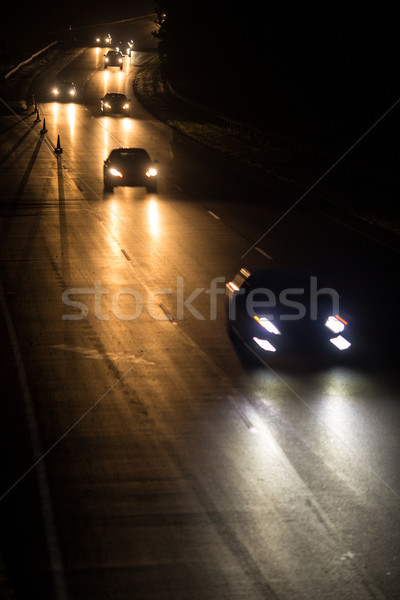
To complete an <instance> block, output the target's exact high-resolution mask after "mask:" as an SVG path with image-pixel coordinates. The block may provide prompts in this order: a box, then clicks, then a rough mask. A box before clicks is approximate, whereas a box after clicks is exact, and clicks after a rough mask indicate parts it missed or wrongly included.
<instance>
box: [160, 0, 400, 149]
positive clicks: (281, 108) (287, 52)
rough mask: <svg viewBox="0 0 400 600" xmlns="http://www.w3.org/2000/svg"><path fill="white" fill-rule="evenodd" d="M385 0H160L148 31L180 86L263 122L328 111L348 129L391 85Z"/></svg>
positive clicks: (369, 113) (392, 49) (391, 30)
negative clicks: (250, 0)
mask: <svg viewBox="0 0 400 600" xmlns="http://www.w3.org/2000/svg"><path fill="white" fill-rule="evenodd" d="M388 6H389V5H387V6H385V4H381V5H380V6H378V7H376V6H373V5H364V6H362V5H361V4H358V3H357V4H353V5H352V4H351V3H347V4H345V3H341V2H336V3H332V2H328V3H326V2H295V1H293V0H289V1H287V2H281V1H280V0H278V1H277V0H272V1H271V0H269V1H268V0H267V1H265V2H263V3H261V4H259V5H258V6H254V5H245V4H244V5H243V7H242V8H241V9H239V8H238V7H237V5H234V4H233V3H228V2H226V1H224V0H223V1H221V2H215V1H214V0H202V1H201V2H196V1H191V2H187V1H184V0H159V1H158V2H157V4H156V10H157V13H158V16H159V22H160V24H161V26H160V27H159V29H157V30H156V37H158V39H159V48H160V54H161V56H162V58H163V60H164V61H165V64H166V72H167V74H168V77H169V78H170V80H171V81H172V82H174V83H175V85H176V86H177V87H178V88H179V89H180V90H181V91H182V92H183V93H187V94H188V95H192V96H193V97H196V98H197V99H199V100H201V101H203V102H205V103H208V104H212V105H213V106H215V107H216V108H219V109H220V110H223V111H225V112H227V113H230V114H231V115H232V116H236V117H238V118H242V119H244V120H253V121H254V120H255V121H257V122H258V123H259V124H260V125H263V126H265V127H272V126H273V125H274V124H276V123H277V122H279V121H282V126H283V124H285V125H286V126H287V127H288V128H290V127H291V126H294V125H295V123H297V125H299V123H300V121H299V119H301V118H303V119H304V122H307V121H308V119H309V118H311V117H312V118H313V120H314V121H315V122H316V125H315V127H316V128H318V122H320V121H321V120H324V121H326V120H327V115H328V114H330V117H329V119H330V123H331V125H332V129H334V130H335V132H336V133H337V127H338V126H339V127H340V126H342V127H343V129H344V132H347V133H348V134H349V139H351V138H352V135H353V134H355V133H356V131H357V127H362V126H363V124H364V123H367V122H368V121H369V120H371V119H373V118H374V117H375V116H376V117H377V116H378V114H379V110H380V106H381V105H380V103H379V101H378V102H377V96H379V97H380V98H382V99H383V98H384V99H383V100H382V107H385V106H387V105H388V103H390V101H391V99H392V98H393V99H394V98H395V97H396V94H397V92H398V90H397V82H396V80H395V77H394V73H395V72H396V69H395V62H396V61H397V48H396V33H395V27H396V20H395V18H394V15H393V13H392V11H389V10H388ZM291 121H292V123H291Z"/></svg>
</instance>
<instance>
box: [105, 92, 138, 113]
mask: <svg viewBox="0 0 400 600" xmlns="http://www.w3.org/2000/svg"><path fill="white" fill-rule="evenodd" d="M130 107H131V105H130V101H129V100H128V98H127V97H126V96H125V94H119V93H116V92H115V93H114V92H108V93H107V94H106V95H105V96H103V97H102V99H101V101H100V111H101V113H102V114H103V115H108V114H113V113H117V114H121V115H129V111H130Z"/></svg>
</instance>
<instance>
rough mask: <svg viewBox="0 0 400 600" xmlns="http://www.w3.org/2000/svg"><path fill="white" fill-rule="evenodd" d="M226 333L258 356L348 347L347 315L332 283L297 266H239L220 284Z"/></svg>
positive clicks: (325, 353) (334, 352) (318, 353)
mask: <svg viewBox="0 0 400 600" xmlns="http://www.w3.org/2000/svg"><path fill="white" fill-rule="evenodd" d="M226 295H227V299H228V301H227V311H228V314H227V317H228V326H229V331H230V333H233V334H234V336H235V337H236V339H238V340H240V341H241V342H242V343H243V344H244V347H245V349H247V350H250V351H251V352H253V353H254V354H255V355H256V356H258V357H259V358H261V359H265V360H269V359H270V358H271V357H278V356H279V357H284V358H286V357H291V358H292V357H304V356H314V357H323V358H327V357H329V358H334V357H335V356H336V357H338V356H344V355H345V354H347V356H349V355H351V354H352V352H353V351H354V347H353V341H354V339H353V338H354V331H353V319H352V318H351V317H350V316H349V314H348V313H347V312H344V309H343V306H342V300H341V298H340V296H339V294H338V292H337V291H336V289H335V288H333V287H327V286H326V285H325V284H324V283H323V282H322V280H321V279H320V277H319V276H317V275H316V274H315V273H312V272H309V271H307V270H300V269H262V270H256V271H253V272H250V271H249V270H248V269H246V268H242V269H240V271H239V272H238V273H237V274H236V275H235V277H234V278H233V279H232V280H231V281H229V282H228V283H227V284H226Z"/></svg>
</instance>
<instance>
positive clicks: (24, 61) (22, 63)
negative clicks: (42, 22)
mask: <svg viewBox="0 0 400 600" xmlns="http://www.w3.org/2000/svg"><path fill="white" fill-rule="evenodd" d="M54 44H58V40H56V41H55V42H51V44H48V45H47V46H45V48H42V49H41V50H38V52H35V54H32V56H30V57H29V58H27V59H26V60H23V61H22V62H20V63H19V64H18V65H17V66H16V67H14V68H13V69H11V71H9V72H8V73H6V74H5V75H4V79H8V78H9V77H10V76H11V75H12V74H13V73H15V72H16V71H18V69H20V68H21V67H23V66H24V65H26V64H27V63H29V62H31V60H33V59H34V58H36V57H37V56H39V54H41V53H42V52H45V51H46V50H48V49H49V48H51V47H52V46H54Z"/></svg>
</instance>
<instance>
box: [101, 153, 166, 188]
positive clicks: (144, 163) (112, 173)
mask: <svg viewBox="0 0 400 600" xmlns="http://www.w3.org/2000/svg"><path fill="white" fill-rule="evenodd" d="M156 164H157V161H153V160H151V158H150V156H149V154H148V153H147V151H146V150H145V149H144V148H114V150H112V151H111V153H110V155H109V156H108V158H107V159H106V160H105V161H104V189H105V190H106V191H107V192H112V191H113V189H114V188H115V187H117V186H130V187H135V186H144V187H145V188H146V189H147V191H148V192H156V191H157V167H156Z"/></svg>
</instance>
